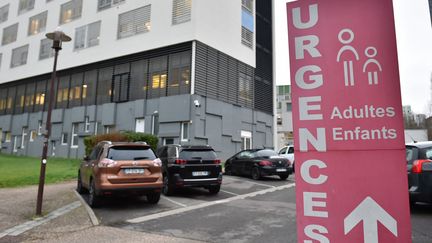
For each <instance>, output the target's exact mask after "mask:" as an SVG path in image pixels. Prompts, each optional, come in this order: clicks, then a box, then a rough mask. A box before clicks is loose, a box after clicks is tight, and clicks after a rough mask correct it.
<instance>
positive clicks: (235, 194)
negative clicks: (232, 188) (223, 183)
mask: <svg viewBox="0 0 432 243" xmlns="http://www.w3.org/2000/svg"><path fill="white" fill-rule="evenodd" d="M220 191H221V192H225V193H228V194H231V195H234V196H238V195H240V194H237V193H234V192H229V191H225V190H220Z"/></svg>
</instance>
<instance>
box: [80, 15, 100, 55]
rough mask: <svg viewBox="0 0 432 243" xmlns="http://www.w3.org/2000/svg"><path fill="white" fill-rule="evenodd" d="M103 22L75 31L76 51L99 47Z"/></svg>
mask: <svg viewBox="0 0 432 243" xmlns="http://www.w3.org/2000/svg"><path fill="white" fill-rule="evenodd" d="M100 27H101V21H98V22H94V23H91V24H88V25H85V26H82V27H79V28H76V29H75V44H74V49H75V50H79V49H83V48H88V47H92V46H97V45H99V35H100Z"/></svg>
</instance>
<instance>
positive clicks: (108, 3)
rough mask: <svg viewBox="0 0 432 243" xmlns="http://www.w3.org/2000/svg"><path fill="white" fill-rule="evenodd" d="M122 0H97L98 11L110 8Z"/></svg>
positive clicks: (122, 1)
mask: <svg viewBox="0 0 432 243" xmlns="http://www.w3.org/2000/svg"><path fill="white" fill-rule="evenodd" d="M124 1H125V0H98V11H101V10H105V9H108V8H111V7H113V6H116V5H118V4H120V3H124Z"/></svg>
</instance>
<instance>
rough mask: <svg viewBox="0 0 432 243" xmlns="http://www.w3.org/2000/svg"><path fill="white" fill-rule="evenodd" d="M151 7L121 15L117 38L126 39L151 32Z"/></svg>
mask: <svg viewBox="0 0 432 243" xmlns="http://www.w3.org/2000/svg"><path fill="white" fill-rule="evenodd" d="M150 15H151V5H147V6H144V7H142V8H138V9H135V10H132V11H129V12H126V13H122V14H120V15H119V22H118V32H117V38H118V39H121V38H125V37H129V36H133V35H136V34H139V33H146V32H149V31H150V28H151V22H150Z"/></svg>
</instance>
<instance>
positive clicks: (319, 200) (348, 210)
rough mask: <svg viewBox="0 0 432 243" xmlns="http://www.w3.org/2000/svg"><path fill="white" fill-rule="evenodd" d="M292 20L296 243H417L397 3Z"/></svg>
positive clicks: (370, 3)
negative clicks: (395, 14) (409, 179)
mask: <svg viewBox="0 0 432 243" xmlns="http://www.w3.org/2000/svg"><path fill="white" fill-rule="evenodd" d="M287 16H288V42H289V47H290V60H291V61H290V68H291V83H292V91H293V94H292V99H293V122H294V131H295V132H294V134H295V147H296V172H297V175H296V188H297V189H296V190H297V224H298V242H367V243H377V242H403V243H406V242H411V225H410V215H409V203H408V184H407V174H406V161H405V146H404V127H403V119H402V106H401V99H400V85H399V72H398V63H397V50H396V37H395V29H394V20H393V19H394V18H393V5H392V1H391V0H379V1H377V0H361V1H359V0H323V1H318V0H300V1H296V2H290V3H287Z"/></svg>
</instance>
